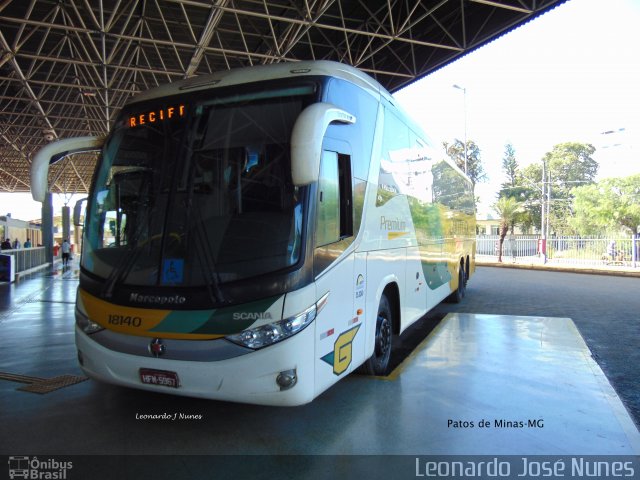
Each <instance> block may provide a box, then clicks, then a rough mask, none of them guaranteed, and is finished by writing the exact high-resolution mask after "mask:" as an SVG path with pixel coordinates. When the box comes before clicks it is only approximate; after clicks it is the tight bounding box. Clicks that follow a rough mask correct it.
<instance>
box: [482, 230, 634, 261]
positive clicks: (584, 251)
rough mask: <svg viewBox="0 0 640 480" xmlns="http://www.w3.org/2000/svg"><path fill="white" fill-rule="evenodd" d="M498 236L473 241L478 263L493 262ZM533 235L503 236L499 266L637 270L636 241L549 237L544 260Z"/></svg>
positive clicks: (496, 253) (483, 236)
mask: <svg viewBox="0 0 640 480" xmlns="http://www.w3.org/2000/svg"><path fill="white" fill-rule="evenodd" d="M499 239H500V237H499V236H498V235H479V236H477V237H476V257H477V258H478V260H488V261H492V260H497V258H498V245H499ZM540 248H541V242H540V237H539V236H537V235H507V237H505V239H504V244H503V246H502V261H503V262H530V263H543V262H545V261H546V263H549V264H556V265H584V266H607V265H612V266H623V267H633V268H640V237H637V236H636V237H633V236H629V237H552V238H548V239H547V240H546V258H545V257H544V256H543V255H542V254H541V252H540Z"/></svg>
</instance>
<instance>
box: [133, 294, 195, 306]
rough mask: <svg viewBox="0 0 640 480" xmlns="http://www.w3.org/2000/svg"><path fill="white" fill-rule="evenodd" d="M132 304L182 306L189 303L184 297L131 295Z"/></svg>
mask: <svg viewBox="0 0 640 480" xmlns="http://www.w3.org/2000/svg"><path fill="white" fill-rule="evenodd" d="M129 301H130V302H136V303H157V304H160V305H182V304H183V303H185V302H186V301H187V299H186V297H183V296H182V295H140V294H139V293H132V294H131V295H129Z"/></svg>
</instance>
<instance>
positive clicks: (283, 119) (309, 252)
mask: <svg viewBox="0 0 640 480" xmlns="http://www.w3.org/2000/svg"><path fill="white" fill-rule="evenodd" d="M89 150H99V151H100V156H99V161H98V165H97V169H96V172H95V175H94V178H93V181H92V185H91V189H90V194H89V197H88V201H87V208H86V215H85V223H84V233H83V244H82V257H81V263H80V283H79V289H78V295H77V302H76V310H75V314H76V345H77V350H78V358H79V362H80V365H81V367H82V369H83V370H84V372H85V373H86V374H87V375H88V376H90V377H92V378H94V379H96V380H99V381H103V382H108V383H112V384H118V385H124V386H128V387H134V388H139V389H144V390H150V391H155V392H165V393H171V394H176V395H186V396H193V397H203V398H211V399H219V400H228V401H238V402H248V403H256V404H267V405H300V404H304V403H307V402H310V401H311V400H313V399H314V398H315V397H317V396H318V395H319V394H321V393H322V392H323V391H325V390H326V389H327V388H329V387H330V386H331V385H333V384H334V383H336V382H337V381H338V380H340V379H341V378H343V377H345V376H347V375H349V374H350V373H351V372H352V371H354V370H356V369H359V370H361V371H363V372H366V373H369V374H372V375H385V374H386V373H387V371H388V369H389V358H390V354H391V346H392V338H393V336H394V335H399V334H400V333H402V332H403V330H405V329H406V328H407V327H408V326H409V325H411V324H412V323H414V322H415V321H416V320H418V319H419V318H420V317H422V316H423V315H424V314H425V313H426V312H427V311H429V310H430V309H432V308H433V307H434V306H436V305H437V304H438V303H439V302H441V301H442V300H444V299H446V298H447V297H448V298H449V299H451V300H453V301H460V300H461V299H462V297H463V296H464V293H465V288H466V283H467V280H468V279H469V277H470V276H471V274H472V273H473V271H474V266H475V219H474V198H473V190H472V185H471V182H470V181H469V179H468V178H467V177H466V176H465V175H464V174H463V173H462V172H461V171H460V170H459V169H458V168H457V167H456V166H455V165H453V164H452V163H451V162H450V161H449V160H448V159H446V158H444V156H442V155H439V154H438V153H437V151H436V150H435V149H434V148H433V147H432V146H431V144H430V143H429V140H428V139H427V137H426V136H425V135H424V134H423V133H422V131H421V129H420V128H419V127H418V126H417V125H416V124H415V123H413V122H412V121H411V120H409V118H408V117H407V116H406V115H405V114H404V113H403V111H402V110H401V109H400V108H399V107H398V106H397V105H396V101H395V100H394V99H393V97H392V96H391V95H390V94H389V93H388V92H386V91H385V90H384V88H383V87H382V86H381V85H380V84H378V83H377V82H376V81H375V80H373V79H372V78H370V77H369V76H368V75H366V74H364V73H362V72H360V71H359V70H357V69H355V68H352V67H349V66H345V65H342V64H339V63H334V62H328V61H313V62H299V63H295V64H294V63H281V64H274V65H268V66H259V67H250V68H244V69H237V70H230V71H224V72H218V73H214V74H211V75H206V76H199V77H194V78H189V79H186V80H182V81H177V82H174V83H172V84H169V85H165V86H160V87H157V88H154V89H151V90H149V91H147V92H144V93H141V94H139V95H137V96H135V97H133V98H132V99H131V100H130V101H129V102H128V103H127V104H126V105H125V106H124V108H123V109H122V111H121V113H120V115H119V117H118V119H117V121H116V122H115V124H114V126H113V128H112V131H111V133H110V134H109V135H108V137H107V138H106V139H98V138H93V137H82V138H76V139H67V140H61V141H59V142H56V143H53V144H50V145H48V146H47V147H45V148H44V149H43V150H41V151H40V152H39V154H38V155H37V156H36V158H34V161H33V167H32V190H33V195H34V198H36V199H38V200H40V201H42V199H43V198H44V195H45V192H46V190H47V183H46V182H47V168H48V165H49V163H50V162H51V161H55V160H56V159H57V158H60V157H63V156H65V155H68V154H72V153H77V152H83V151H89Z"/></svg>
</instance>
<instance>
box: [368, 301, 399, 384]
mask: <svg viewBox="0 0 640 480" xmlns="http://www.w3.org/2000/svg"><path fill="white" fill-rule="evenodd" d="M391 312H392V311H391V304H390V303H389V299H388V298H387V296H386V295H385V294H384V293H383V294H382V297H381V298H380V305H379V306H378V316H377V319H376V336H375V340H374V343H375V347H374V349H373V354H372V355H371V357H370V358H369V360H367V361H366V362H365V363H364V365H363V370H364V372H365V373H367V374H368V375H386V374H387V371H388V369H389V359H390V358H391V341H392V340H393V314H392V313H391Z"/></svg>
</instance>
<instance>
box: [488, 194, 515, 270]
mask: <svg viewBox="0 0 640 480" xmlns="http://www.w3.org/2000/svg"><path fill="white" fill-rule="evenodd" d="M521 207H522V205H521V203H520V202H519V201H517V200H516V199H515V198H513V197H500V198H499V199H498V201H497V202H496V203H495V205H494V206H493V209H494V210H495V212H496V213H497V214H498V215H499V216H500V240H498V242H499V243H498V262H502V246H503V245H504V238H505V237H506V236H507V232H508V231H509V227H510V226H512V225H513V224H514V223H515V221H516V218H517V216H518V213H519V212H520V210H521Z"/></svg>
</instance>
